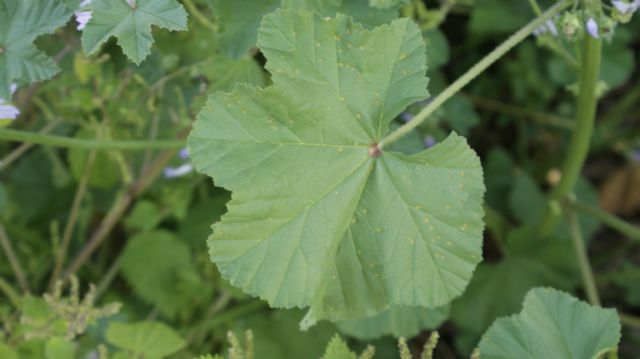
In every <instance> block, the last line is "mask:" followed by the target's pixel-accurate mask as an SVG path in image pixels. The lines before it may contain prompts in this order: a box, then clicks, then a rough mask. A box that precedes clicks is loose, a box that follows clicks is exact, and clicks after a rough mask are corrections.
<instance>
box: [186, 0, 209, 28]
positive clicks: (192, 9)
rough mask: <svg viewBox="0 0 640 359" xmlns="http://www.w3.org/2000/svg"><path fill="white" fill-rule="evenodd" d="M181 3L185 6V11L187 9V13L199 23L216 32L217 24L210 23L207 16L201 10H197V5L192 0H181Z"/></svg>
mask: <svg viewBox="0 0 640 359" xmlns="http://www.w3.org/2000/svg"><path fill="white" fill-rule="evenodd" d="M182 3H183V4H184V6H185V7H186V8H187V11H189V13H190V14H191V15H192V16H193V17H194V18H195V19H196V20H197V21H198V22H199V23H200V24H202V25H203V26H204V27H206V28H208V29H209V30H211V31H214V32H218V26H217V25H216V24H214V23H212V22H211V21H209V19H207V17H206V16H205V15H204V14H203V13H202V12H200V10H198V7H197V6H196V5H195V4H194V3H193V1H192V0H182Z"/></svg>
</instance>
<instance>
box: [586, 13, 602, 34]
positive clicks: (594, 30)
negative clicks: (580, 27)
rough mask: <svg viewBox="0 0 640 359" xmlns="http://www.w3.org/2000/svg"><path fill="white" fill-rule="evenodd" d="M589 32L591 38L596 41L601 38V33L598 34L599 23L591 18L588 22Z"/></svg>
mask: <svg viewBox="0 0 640 359" xmlns="http://www.w3.org/2000/svg"><path fill="white" fill-rule="evenodd" d="M587 32H588V33H589V35H591V37H593V38H595V39H597V38H600V33H599V32H598V23H597V22H596V21H595V20H594V19H593V18H590V19H589V20H588V21H587Z"/></svg>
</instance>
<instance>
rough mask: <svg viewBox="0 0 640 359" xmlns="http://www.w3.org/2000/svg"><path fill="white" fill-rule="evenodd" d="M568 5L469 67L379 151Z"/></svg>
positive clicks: (383, 142) (562, 3) (560, 5)
mask: <svg viewBox="0 0 640 359" xmlns="http://www.w3.org/2000/svg"><path fill="white" fill-rule="evenodd" d="M570 3H571V2H570V1H566V0H565V1H560V2H558V3H557V4H555V5H554V6H552V7H550V8H549V9H548V10H547V11H546V12H545V13H543V14H542V15H540V16H538V17H537V18H535V19H534V20H533V21H531V22H530V23H528V24H527V25H525V26H524V27H523V28H521V29H520V30H518V32H516V33H515V34H513V35H511V37H509V38H508V39H507V40H506V41H504V42H503V43H502V44H500V45H499V46H498V47H496V48H495V49H494V50H493V51H491V52H490V53H489V54H488V55H487V56H485V57H484V58H483V59H482V60H480V61H479V62H478V63H476V64H475V65H474V66H473V67H471V68H470V69H469V70H468V71H467V72H466V73H465V74H464V75H462V76H461V77H460V78H458V79H457V80H456V81H455V82H454V83H452V84H451V85H449V87H447V88H446V89H445V90H444V91H442V92H441V93H440V94H439V95H438V96H436V97H435V98H434V99H433V100H432V101H431V102H429V104H428V105H427V106H425V107H424V108H423V109H422V111H420V112H419V113H418V114H417V115H416V116H415V117H414V118H413V119H412V120H411V121H409V122H407V123H406V124H404V125H403V126H402V127H400V128H398V129H397V130H395V131H394V132H392V133H391V134H389V135H387V136H386V137H385V138H383V139H382V140H381V141H380V144H379V145H378V147H379V148H380V149H383V148H384V147H386V146H388V145H389V144H391V143H393V142H395V141H397V140H399V139H400V138H401V137H403V136H404V135H406V134H407V133H409V132H411V130H413V129H414V128H416V127H417V126H418V125H420V124H421V123H422V122H424V120H426V119H427V118H428V117H429V116H430V115H431V114H433V113H434V112H435V111H436V110H437V109H438V108H440V106H442V105H443V104H444V103H445V102H446V101H447V100H448V99H449V98H451V97H452V96H453V95H455V94H456V93H458V92H459V91H460V90H462V88H463V87H465V86H466V85H467V84H468V83H469V82H471V81H472V80H473V79H475V78H476V77H477V76H478V75H480V74H481V73H483V72H484V71H485V70H486V69H487V68H488V67H489V66H491V65H493V64H494V63H495V62H496V61H498V60H499V59H500V58H501V57H502V56H504V55H505V54H506V53H507V52H509V51H510V50H511V49H513V48H514V47H515V46H516V45H518V44H519V43H520V42H522V41H523V40H524V39H525V38H527V36H529V35H530V34H531V33H532V32H533V31H534V30H535V29H537V28H538V27H540V26H541V25H542V24H544V23H545V22H546V21H547V20H549V19H551V18H552V17H553V16H554V15H556V14H557V13H559V12H560V11H562V10H564V9H565V8H566V7H567V6H568V5H570Z"/></svg>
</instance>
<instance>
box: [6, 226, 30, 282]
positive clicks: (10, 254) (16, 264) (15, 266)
mask: <svg viewBox="0 0 640 359" xmlns="http://www.w3.org/2000/svg"><path fill="white" fill-rule="evenodd" d="M0 246H2V250H3V251H4V253H5V255H6V256H7V258H8V259H9V265H10V266H11V269H12V270H13V273H14V274H15V276H16V279H17V280H18V284H19V285H20V289H22V291H23V292H24V293H29V282H28V281H27V276H26V275H25V272H24V270H23V269H22V265H21V264H20V260H19V259H18V256H16V252H15V251H14V250H13V245H11V239H9V235H7V231H6V230H5V229H4V226H3V225H1V224H0Z"/></svg>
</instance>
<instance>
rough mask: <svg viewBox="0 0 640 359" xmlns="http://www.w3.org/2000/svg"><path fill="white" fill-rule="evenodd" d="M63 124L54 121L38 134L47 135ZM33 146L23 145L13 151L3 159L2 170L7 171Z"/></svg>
mask: <svg viewBox="0 0 640 359" xmlns="http://www.w3.org/2000/svg"><path fill="white" fill-rule="evenodd" d="M61 123H62V121H61V120H60V119H57V120H54V121H52V122H50V123H48V124H47V125H46V126H44V127H43V128H42V129H40V131H38V133H40V134H43V135H44V134H47V133H49V132H51V131H53V130H54V129H55V128H56V127H58V125H60V124H61ZM33 146H34V144H33V143H23V144H21V145H20V146H18V147H17V148H16V149H15V150H13V151H11V152H10V153H9V154H8V155H6V156H5V157H4V158H3V159H2V161H0V168H1V169H3V170H6V169H7V168H8V167H9V166H10V165H11V164H12V163H13V162H15V161H16V160H17V159H19V158H20V157H21V156H22V155H24V154H25V153H27V151H29V149H31V147H33Z"/></svg>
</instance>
